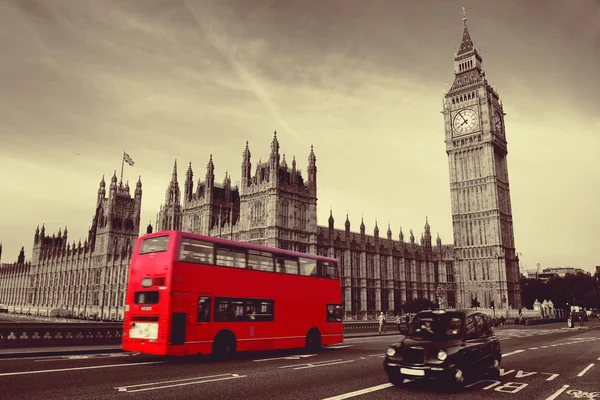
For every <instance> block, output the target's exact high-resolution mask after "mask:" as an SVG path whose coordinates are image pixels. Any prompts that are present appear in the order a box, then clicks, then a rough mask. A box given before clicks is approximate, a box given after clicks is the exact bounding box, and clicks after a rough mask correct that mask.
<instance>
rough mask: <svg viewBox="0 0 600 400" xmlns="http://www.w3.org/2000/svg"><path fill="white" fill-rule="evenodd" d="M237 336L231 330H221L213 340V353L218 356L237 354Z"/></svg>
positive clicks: (226, 356)
mask: <svg viewBox="0 0 600 400" xmlns="http://www.w3.org/2000/svg"><path fill="white" fill-rule="evenodd" d="M235 350H236V342H235V336H234V335H233V333H231V332H221V333H219V334H218V335H217V336H216V337H215V340H214V341H213V355H214V356H215V357H217V358H229V357H231V356H233V355H234V354H235Z"/></svg>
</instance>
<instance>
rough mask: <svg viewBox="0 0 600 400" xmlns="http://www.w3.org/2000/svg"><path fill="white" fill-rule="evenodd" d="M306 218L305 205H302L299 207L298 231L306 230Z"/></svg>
mask: <svg viewBox="0 0 600 400" xmlns="http://www.w3.org/2000/svg"><path fill="white" fill-rule="evenodd" d="M307 222H308V221H307V218H306V204H302V205H300V229H301V230H306V225H307Z"/></svg>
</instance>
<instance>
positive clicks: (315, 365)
mask: <svg viewBox="0 0 600 400" xmlns="http://www.w3.org/2000/svg"><path fill="white" fill-rule="evenodd" d="M351 362H354V360H343V359H341V358H340V359H338V360H327V361H315V362H314V363H305V364H293V365H284V366H283V367H279V368H280V369H283V368H292V369H294V370H298V369H307V368H318V367H327V366H329V365H337V364H347V363H351Z"/></svg>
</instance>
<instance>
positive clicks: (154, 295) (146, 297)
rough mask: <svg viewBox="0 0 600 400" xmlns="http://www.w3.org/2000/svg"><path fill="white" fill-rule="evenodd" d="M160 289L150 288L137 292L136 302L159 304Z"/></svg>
mask: <svg viewBox="0 0 600 400" xmlns="http://www.w3.org/2000/svg"><path fill="white" fill-rule="evenodd" d="M158 298H159V292H158V290H149V291H145V292H135V298H134V303H135V304H158Z"/></svg>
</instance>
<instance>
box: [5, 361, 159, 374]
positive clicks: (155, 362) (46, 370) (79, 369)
mask: <svg viewBox="0 0 600 400" xmlns="http://www.w3.org/2000/svg"><path fill="white" fill-rule="evenodd" d="M164 363H166V361H149V362H142V363H129V364H111V365H94V366H90V367H76V368H60V369H42V370H39V371H21V372H5V373H2V374H0V376H14V375H30V374H45V373H50V372H64V371H81V370H84V369H100V368H116V367H137V366H138V365H149V364H164Z"/></svg>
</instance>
